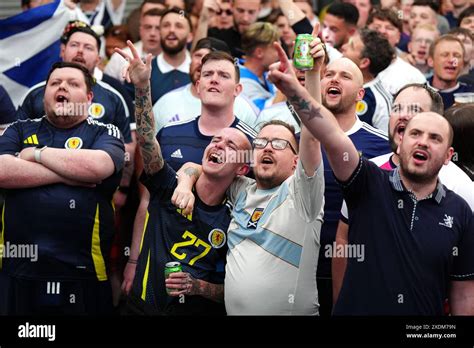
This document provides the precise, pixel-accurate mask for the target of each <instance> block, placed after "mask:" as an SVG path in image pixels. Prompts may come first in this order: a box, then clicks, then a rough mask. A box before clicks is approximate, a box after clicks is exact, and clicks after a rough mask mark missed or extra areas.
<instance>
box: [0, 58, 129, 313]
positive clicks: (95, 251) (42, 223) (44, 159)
mask: <svg viewBox="0 0 474 348" xmlns="http://www.w3.org/2000/svg"><path fill="white" fill-rule="evenodd" d="M92 84H93V81H92V77H91V75H90V74H89V71H88V70H87V69H85V68H84V67H83V66H80V65H78V64H75V63H64V62H63V63H56V64H55V65H54V66H53V68H52V70H51V72H50V74H49V76H48V79H47V80H46V88H45V97H44V109H45V111H46V116H44V117H42V118H40V119H34V120H31V119H28V120H24V121H17V122H15V123H13V124H12V125H10V126H9V127H8V128H7V130H6V131H5V133H4V134H3V135H2V136H1V137H0V168H1V169H0V185H1V187H2V188H5V189H6V197H5V204H4V206H3V211H2V216H3V219H2V223H1V224H0V239H1V241H2V244H3V245H4V247H5V249H3V250H4V251H5V250H7V249H9V248H10V247H12V246H13V247H14V246H16V247H17V248H18V247H20V246H24V248H25V247H26V250H28V251H29V253H26V254H25V255H21V256H20V255H16V257H14V255H10V254H9V253H8V252H6V253H5V252H4V253H2V255H3V258H2V259H1V266H2V270H1V272H0V277H1V279H0V283H1V284H0V286H1V287H2V292H1V298H0V309H1V311H2V313H4V314H17V315H32V314H106V313H111V310H112V297H111V288H110V283H109V281H108V278H107V274H108V269H107V265H108V262H107V260H108V255H109V251H110V246H111V243H112V237H113V234H114V230H113V220H114V210H113V207H112V203H111V200H112V195H113V193H114V192H115V190H116V188H117V186H118V184H119V182H120V177H121V171H122V167H123V162H124V145H123V140H122V137H121V134H120V131H119V130H118V128H117V127H116V126H114V125H111V124H108V125H105V124H103V123H100V122H97V121H94V120H92V119H91V118H89V117H88V112H87V109H88V108H87V106H89V105H90V104H91V102H92V96H93V95H92ZM65 109H67V112H66V111H65Z"/></svg>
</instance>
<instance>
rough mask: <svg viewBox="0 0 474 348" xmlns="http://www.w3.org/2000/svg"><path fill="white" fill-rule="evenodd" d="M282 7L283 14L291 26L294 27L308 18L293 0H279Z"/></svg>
mask: <svg viewBox="0 0 474 348" xmlns="http://www.w3.org/2000/svg"><path fill="white" fill-rule="evenodd" d="M278 3H279V5H280V9H281V12H283V14H284V15H285V17H286V18H287V19H288V22H289V23H290V26H293V25H294V24H295V23H298V22H299V21H300V20H302V19H303V18H305V17H306V15H305V14H304V12H303V11H301V10H300V8H299V7H298V6H296V4H295V3H294V2H293V0H278Z"/></svg>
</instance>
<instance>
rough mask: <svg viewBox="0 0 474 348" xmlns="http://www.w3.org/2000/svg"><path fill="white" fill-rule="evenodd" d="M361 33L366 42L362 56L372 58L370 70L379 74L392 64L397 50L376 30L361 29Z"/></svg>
mask: <svg viewBox="0 0 474 348" xmlns="http://www.w3.org/2000/svg"><path fill="white" fill-rule="evenodd" d="M359 35H360V39H361V40H362V42H363V43H364V49H363V50H362V52H361V56H362V58H369V59H370V66H369V72H370V73H371V74H372V75H373V76H377V75H378V74H379V72H381V71H382V70H385V69H386V68H387V67H388V66H389V65H390V63H391V62H392V60H393V58H394V56H395V50H394V48H393V47H392V45H390V43H389V42H388V40H387V39H386V38H385V37H383V36H382V34H380V33H379V32H377V31H375V30H370V29H361V30H359Z"/></svg>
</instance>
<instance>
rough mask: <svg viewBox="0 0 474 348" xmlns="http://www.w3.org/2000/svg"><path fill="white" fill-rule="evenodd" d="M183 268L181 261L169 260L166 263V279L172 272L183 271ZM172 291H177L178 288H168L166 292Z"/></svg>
mask: <svg viewBox="0 0 474 348" xmlns="http://www.w3.org/2000/svg"><path fill="white" fill-rule="evenodd" d="M182 271H183V268H182V267H181V263H180V262H176V261H173V262H168V263H166V264H165V279H168V277H169V275H170V274H171V273H176V272H182ZM172 291H177V290H176V289H168V288H166V292H167V293H168V294H169V293H170V292H172Z"/></svg>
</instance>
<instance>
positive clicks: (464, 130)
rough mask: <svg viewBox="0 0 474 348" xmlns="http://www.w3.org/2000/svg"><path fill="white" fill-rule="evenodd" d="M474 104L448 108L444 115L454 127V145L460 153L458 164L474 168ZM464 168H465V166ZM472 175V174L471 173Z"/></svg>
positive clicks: (458, 153)
mask: <svg viewBox="0 0 474 348" xmlns="http://www.w3.org/2000/svg"><path fill="white" fill-rule="evenodd" d="M473 114H474V104H473V103H467V104H459V105H455V106H452V107H450V108H449V109H448V110H446V114H445V116H444V117H446V119H447V120H448V122H449V124H450V125H451V127H453V133H454V137H453V145H452V146H453V147H454V151H456V153H457V155H458V161H456V163H457V164H462V166H461V168H462V167H463V166H467V167H468V168H470V170H471V171H473V170H474V151H472V149H473V148H474V117H472V115H473ZM463 169H464V168H463ZM471 173H472V172H471ZM471 176H472V174H471Z"/></svg>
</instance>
